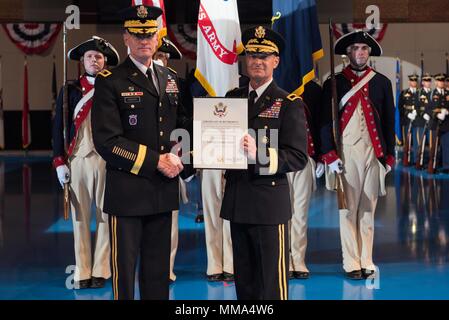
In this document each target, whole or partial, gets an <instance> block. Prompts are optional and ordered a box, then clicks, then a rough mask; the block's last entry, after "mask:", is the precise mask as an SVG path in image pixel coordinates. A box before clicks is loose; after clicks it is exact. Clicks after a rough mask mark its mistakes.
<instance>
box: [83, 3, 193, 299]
mask: <svg viewBox="0 0 449 320" xmlns="http://www.w3.org/2000/svg"><path fill="white" fill-rule="evenodd" d="M161 14H162V10H161V9H160V8H157V7H151V6H143V5H140V6H134V7H130V8H127V9H125V10H124V11H122V12H121V16H122V19H123V21H124V27H125V30H124V34H123V39H124V42H125V44H126V45H127V46H128V47H129V50H130V54H129V56H128V58H127V59H126V60H125V61H124V62H123V63H122V64H121V65H119V66H118V67H116V68H115V69H114V70H113V71H112V72H110V71H107V72H102V73H100V76H99V78H98V79H97V82H96V84H95V90H96V91H95V95H94V106H93V109H92V129H93V138H94V143H95V146H96V148H97V150H98V152H99V153H100V155H101V156H102V157H103V158H104V159H105V161H106V189H105V199H104V210H105V212H106V213H108V214H109V216H110V221H109V225H110V236H111V257H112V259H111V261H112V278H113V282H112V284H113V291H114V298H115V299H133V298H134V279H135V268H136V265H137V261H138V260H137V258H138V256H139V255H140V265H139V267H140V268H139V270H140V271H139V288H140V297H141V299H159V300H164V299H168V297H169V264H170V233H171V224H172V221H171V218H172V211H173V210H177V209H178V206H179V189H178V184H179V182H178V175H179V174H180V173H181V172H182V173H185V170H184V171H183V169H184V166H183V164H182V163H181V160H180V158H179V156H178V155H177V152H175V153H170V151H171V148H172V146H173V144H174V143H175V142H176V141H170V135H171V133H172V131H173V130H174V129H175V128H191V126H192V124H191V120H190V119H188V118H186V117H185V116H184V112H183V108H182V105H181V103H180V102H179V89H178V83H177V77H176V74H174V73H173V72H171V71H169V69H167V68H165V67H163V66H159V65H157V64H155V63H153V60H152V57H153V55H154V53H155V52H156V50H157V45H158V37H157V26H158V24H157V18H158V17H159V16H160V15H161Z"/></svg>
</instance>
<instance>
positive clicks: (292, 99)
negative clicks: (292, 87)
mask: <svg viewBox="0 0 449 320" xmlns="http://www.w3.org/2000/svg"><path fill="white" fill-rule="evenodd" d="M287 99H288V100H290V101H295V100H297V99H301V97H300V96H298V95H296V94H294V93H291V94H289V95H288V96H287Z"/></svg>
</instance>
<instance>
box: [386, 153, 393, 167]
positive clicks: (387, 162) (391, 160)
mask: <svg viewBox="0 0 449 320" xmlns="http://www.w3.org/2000/svg"><path fill="white" fill-rule="evenodd" d="M386 164H388V165H389V166H390V168H393V166H394V156H392V155H389V156H387V160H386Z"/></svg>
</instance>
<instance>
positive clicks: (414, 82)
mask: <svg viewBox="0 0 449 320" xmlns="http://www.w3.org/2000/svg"><path fill="white" fill-rule="evenodd" d="M408 83H409V87H408V88H407V89H405V90H403V91H402V92H401V95H400V96H399V101H398V107H399V112H400V114H401V123H402V128H403V140H404V145H406V144H408V143H411V145H408V152H411V150H412V145H413V153H414V157H415V160H416V157H417V150H418V142H417V138H416V134H417V128H418V127H419V128H422V127H424V123H422V119H421V117H420V116H418V105H419V92H418V76H417V75H416V74H412V75H409V76H408ZM409 128H410V132H411V138H412V139H411V140H410V141H407V135H408V129H409ZM406 156H407V155H405V154H404V157H406Z"/></svg>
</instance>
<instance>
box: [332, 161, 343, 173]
mask: <svg viewBox="0 0 449 320" xmlns="http://www.w3.org/2000/svg"><path fill="white" fill-rule="evenodd" d="M342 168H343V162H341V160H340V159H337V160H335V161H334V162H332V163H331V164H329V169H331V172H334V173H342V172H343V169H342Z"/></svg>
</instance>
